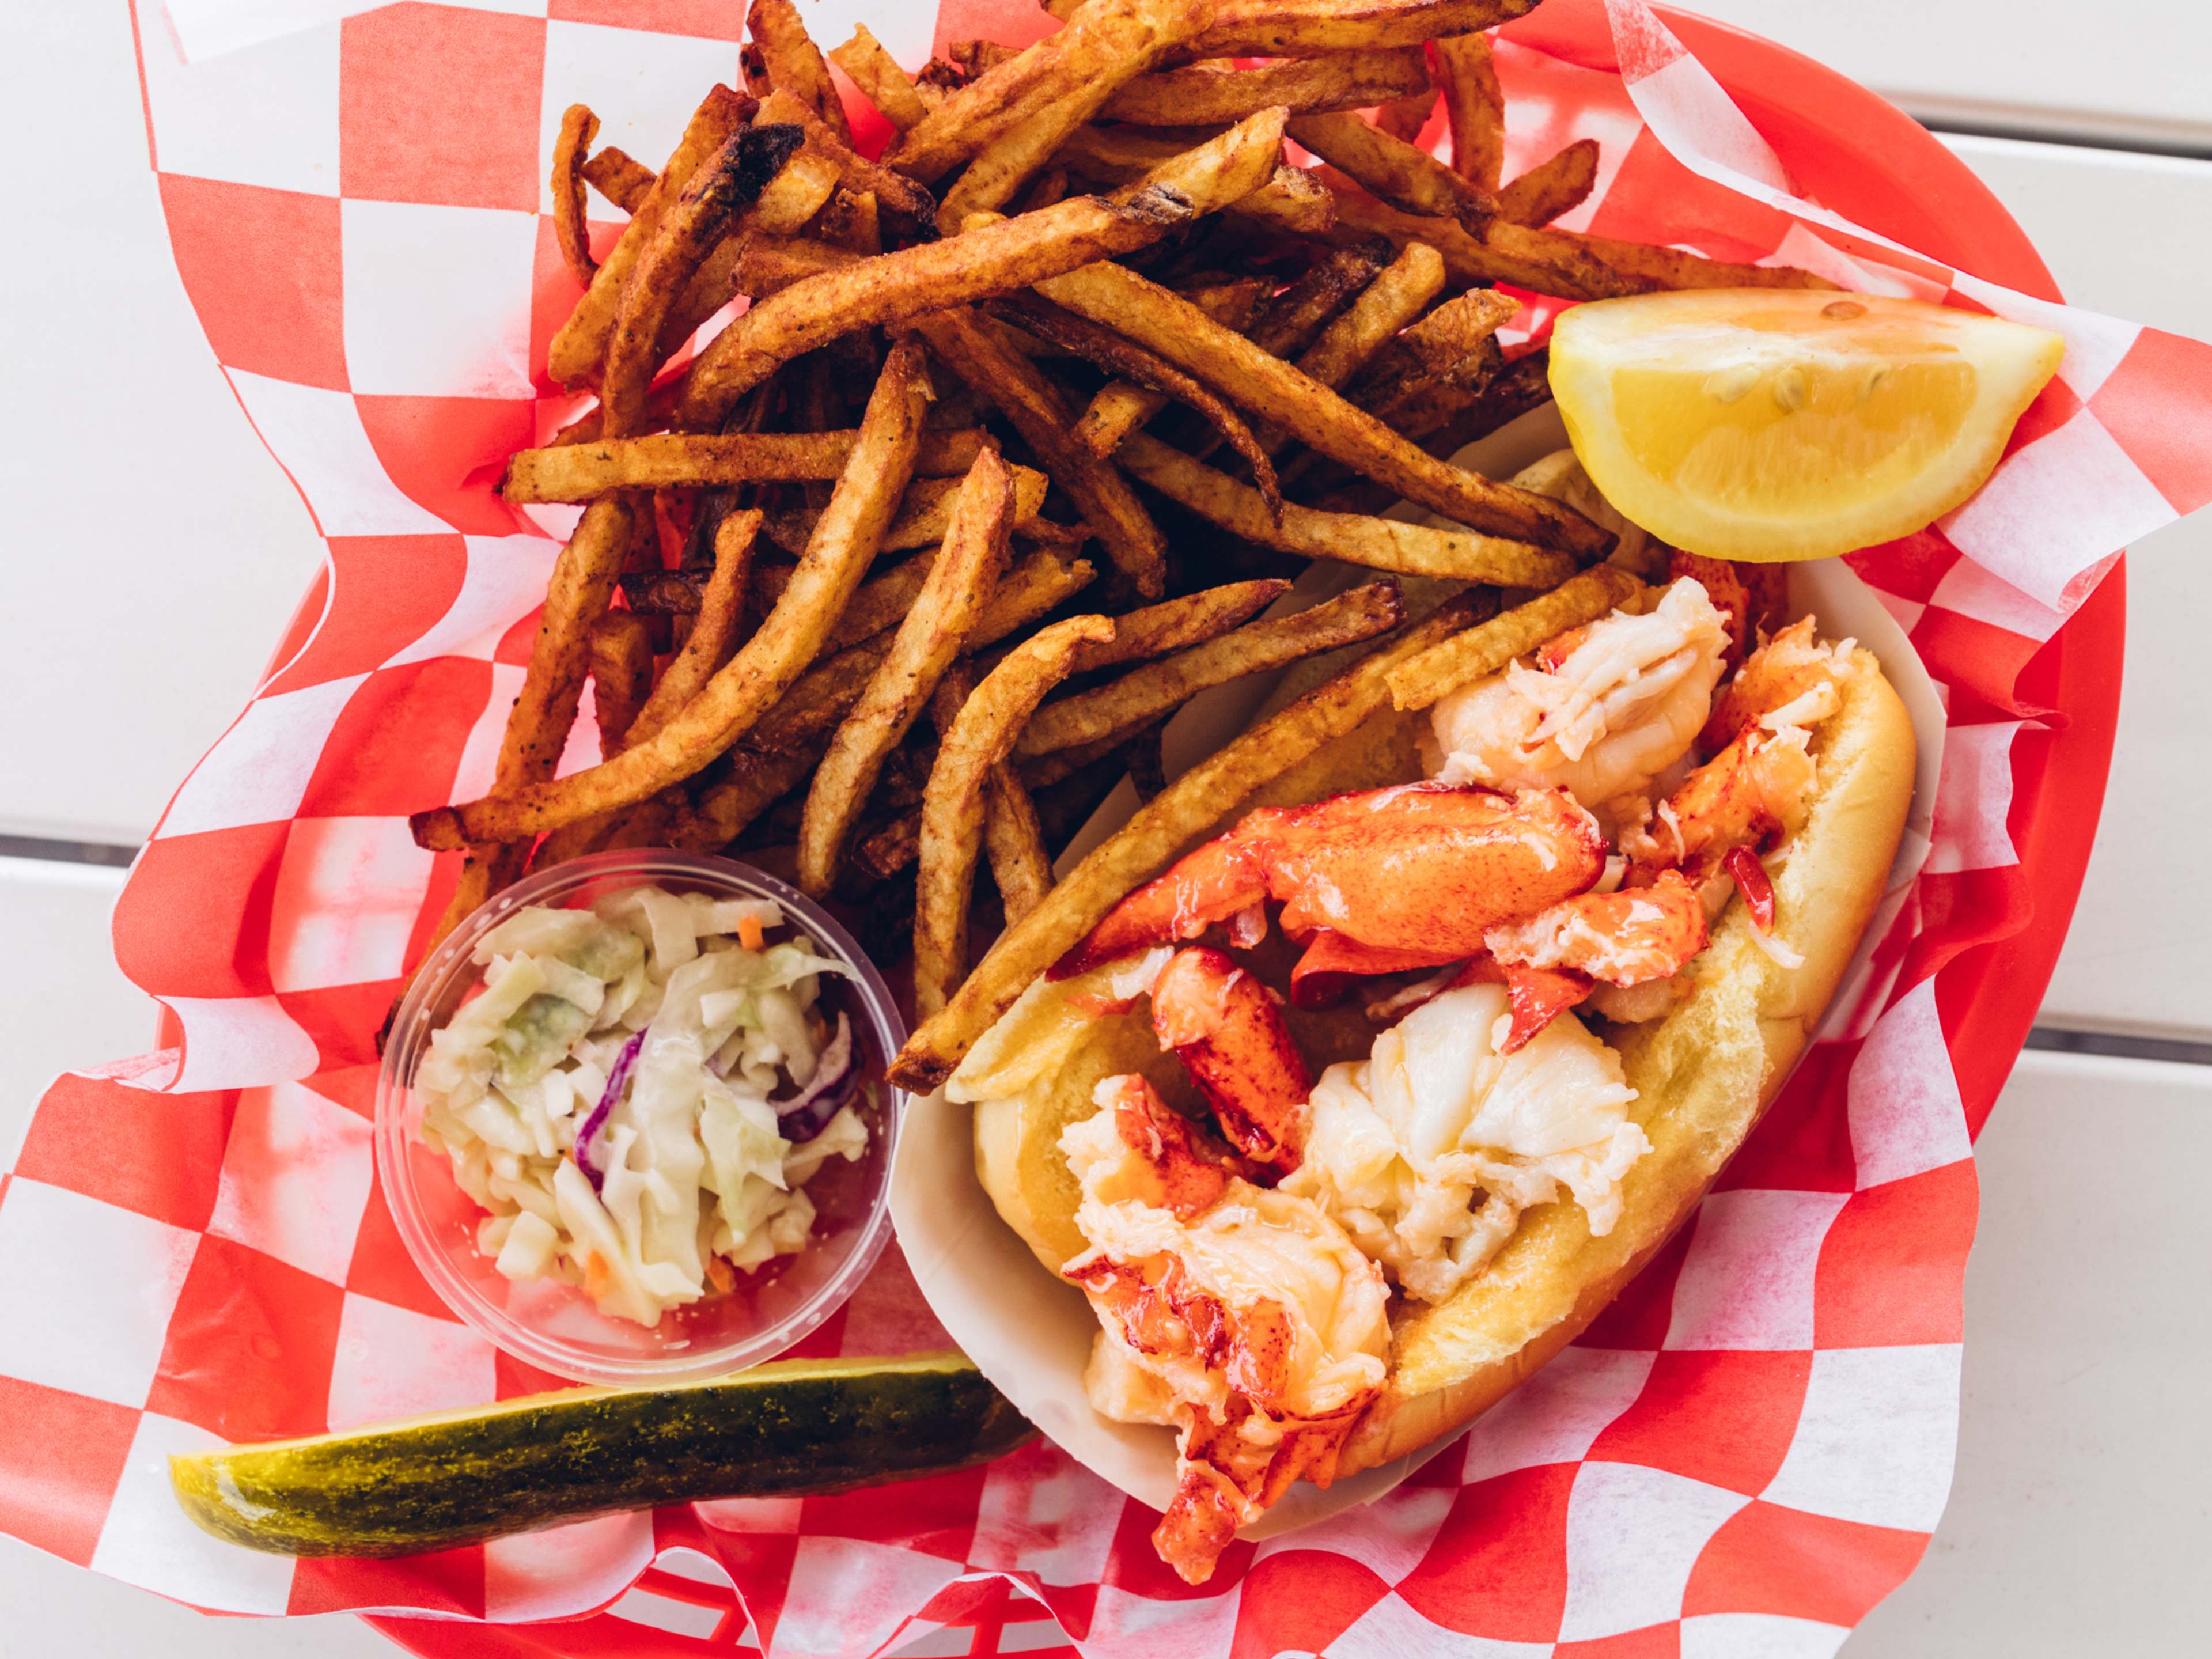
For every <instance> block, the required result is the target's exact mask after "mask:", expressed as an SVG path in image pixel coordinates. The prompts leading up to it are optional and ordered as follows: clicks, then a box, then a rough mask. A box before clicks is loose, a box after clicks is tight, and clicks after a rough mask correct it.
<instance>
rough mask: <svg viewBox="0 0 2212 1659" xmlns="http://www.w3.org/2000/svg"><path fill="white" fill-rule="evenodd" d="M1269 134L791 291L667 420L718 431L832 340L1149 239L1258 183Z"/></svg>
mask: <svg viewBox="0 0 2212 1659" xmlns="http://www.w3.org/2000/svg"><path fill="white" fill-rule="evenodd" d="M916 130H917V131H919V129H916ZM1281 137H1282V135H1281V119H1280V118H1279V117H1277V116H1266V115H1261V116H1255V117H1253V118H1252V119H1251V120H1250V121H1248V122H1244V123H1243V124H1241V125H1238V126H1236V127H1233V128H1231V130H1230V131H1228V132H1227V133H1225V134H1224V135H1223V136H1222V137H1220V138H1218V139H1216V140H1214V141H1212V143H1206V144H1202V145H1200V146H1199V148H1198V149H1194V150H1192V151H1190V152H1188V154H1186V155H1183V156H1182V157H1179V158H1178V159H1177V160H1176V161H1171V162H1170V163H1168V164H1166V165H1165V166H1164V167H1160V168H1159V169H1158V170H1157V171H1156V173H1154V174H1153V175H1152V179H1151V181H1150V182H1149V183H1148V184H1146V185H1145V186H1144V187H1142V188H1139V189H1138V190H1135V191H1132V192H1129V193H1128V194H1127V195H1126V196H1124V197H1119V198H1117V199H1115V200H1112V201H1108V200H1104V199H1102V198H1100V197H1090V196H1086V197H1077V198H1075V199H1073V200H1071V201H1066V202H1062V203H1060V204H1059V205H1058V206H1056V207H1049V208H1044V209H1042V210H1039V211H1037V212H1036V213H1029V214H1024V215H1023V216H1021V217H1020V218H1018V219H1009V220H1005V221H1002V222H998V223H994V224H989V225H982V226H978V227H977V228H975V229H974V230H972V231H970V230H963V231H962V233H961V234H958V235H957V236H948V237H946V238H945V240H942V241H938V242H926V243H921V244H918V245H917V246H912V247H905V248H901V249H899V250H898V251H897V252H895V253H886V254H883V255H881V256H880V257H878V258H874V259H866V260H860V261H858V262H856V263H855V264H852V265H850V266H848V267H846V268H844V269H842V270H834V271H827V272H824V273H823V275H821V276H814V277H810V278H808V279H806V280H805V281H804V282H799V283H793V285H792V286H791V287H789V288H787V289H784V290H783V291H782V292H781V293H780V294H777V295H774V296H773V297H771V298H769V299H768V300H766V301H763V302H762V303H761V304H758V305H757V306H755V307H753V308H752V309H751V310H750V311H748V312H747V313H745V314H744V316H742V317H740V318H739V319H738V320H737V321H736V322H734V323H732V325H730V326H729V327H728V328H726V329H725V330H723V331H722V332H721V333H720V335H718V336H717V337H715V339H714V343H712V344H711V345H709V346H708V348H707V349H705V350H704V351H703V352H702V353H701V354H700V355H699V356H698V358H697V359H696V361H695V362H693V363H692V365H691V368H690V370H689V371H688V372H687V373H686V374H685V376H684V380H683V381H682V382H680V385H681V387H682V390H681V392H680V393H679V395H678V402H677V407H676V416H677V423H678V425H680V426H682V427H684V428H687V429H689V430H691V431H704V430H708V429H709V428H714V427H715V426H718V425H720V422H721V418H722V416H724V415H726V413H728V411H729V409H730V405H731V404H733V403H734V402H735V401H736V400H737V398H738V396H739V395H740V394H741V393H743V392H745V391H747V390H749V389H750V387H752V386H757V385H758V384H759V383H760V382H761V381H762V380H765V379H767V378H768V376H769V374H773V373H774V372H775V369H776V368H777V367H778V365H780V364H781V363H783V362H787V361H788V360H789V359H791V358H793V357H795V356H799V354H800V353H801V352H804V351H811V350H812V349H814V348H815V347H816V346H818V345H820V344H822V343H824V342H825V341H828V340H830V339H834V338H835V337H837V336H838V335H840V334H846V333H850V332H852V331H854V330H856V329H860V328H866V327H867V326H869V325H872V324H878V323H890V322H897V321H903V320H905V319H909V318H913V317H916V316H920V315H921V314H923V313H927V312H931V311H942V310H945V309H948V308H951V307H956V306H962V305H966V304H968V303H969V302H970V301H975V300H982V299H988V298H990V297H991V296H993V295H998V294H1004V293H1007V292H1010V291H1011V290H1012V289H1018V288H1027V287H1030V285H1032V284H1033V283H1036V281H1037V280H1038V279H1039V278H1040V277H1044V276H1052V275H1054V274H1055V273H1056V272H1059V271H1062V270H1073V269H1074V268H1075V267H1076V266H1078V265H1081V264H1087V263H1088V262H1090V261H1091V260H1093V259H1101V258H1112V257H1113V256H1114V255H1115V254H1117V253H1127V252H1133V250H1135V249H1137V248H1139V247H1142V246H1145V245H1146V244H1147V243H1149V242H1152V241H1156V240H1158V239H1159V238H1160V237H1161V236H1163V235H1164V234H1166V233H1167V232H1168V231H1169V230H1170V229H1171V228H1174V227H1175V226H1176V225H1179V224H1187V223H1188V222H1190V221H1191V220H1193V219H1194V218H1197V217H1199V216H1201V215H1203V214H1206V213H1208V212H1211V211H1212V210H1214V209H1216V208H1218V207H1219V206H1221V205H1222V204H1224V203H1225V202H1231V201H1234V200H1236V199H1237V197H1239V196H1242V195H1244V194H1245V193H1246V192H1248V191H1250V190H1251V189H1252V188H1253V187H1254V186H1255V185H1257V184H1258V183H1260V182H1261V180H1263V179H1266V178H1267V175H1268V174H1269V173H1272V172H1273V170H1274V167H1275V163H1276V159H1277V157H1278V156H1279V154H1280V149H1281Z"/></svg>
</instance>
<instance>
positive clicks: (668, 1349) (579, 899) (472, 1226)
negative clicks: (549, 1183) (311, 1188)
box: [376, 848, 906, 1384]
mask: <svg viewBox="0 0 2212 1659" xmlns="http://www.w3.org/2000/svg"><path fill="white" fill-rule="evenodd" d="M639 886H658V887H661V888H664V889H665V890H669V891H671V892H677V893H696V894H702V895H704V896H707V897H708V898H711V899H769V900H773V901H774V902H775V903H777V904H778V905H780V906H781V907H782V909H783V913H784V915H785V916H786V918H787V920H788V921H789V922H790V923H791V924H792V927H793V929H795V930H796V932H798V933H805V934H806V935H807V936H808V937H810V938H811V939H812V940H813V941H814V943H815V946H816V949H817V951H818V953H819V954H821V955H823V956H824V957H832V958H835V959H837V960H839V961H842V962H843V963H845V964H846V965H847V966H848V968H849V969H850V970H851V971H850V974H849V975H848V976H845V977H838V976H836V975H829V974H826V973H825V974H824V975H822V983H823V987H824V988H823V997H824V1002H825V1006H830V1007H834V1008H836V1010H838V1011H840V1012H844V1013H846V1014H847V1015H848V1016H849V1018H850V1019H851V1022H852V1027H853V1034H854V1041H855V1042H856V1044H857V1046H858V1049H859V1054H858V1056H857V1058H858V1060H859V1063H860V1066H861V1068H862V1072H861V1075H862V1078H863V1079H864V1084H863V1087H862V1089H861V1091H860V1099H859V1102H858V1103H857V1104H856V1106H855V1109H856V1110H857V1111H858V1112H859V1114H860V1117H861V1119H862V1121H864V1123H865V1124H866V1127H867V1131H868V1137H867V1146H866V1150H865V1151H864V1152H862V1153H861V1154H860V1157H859V1158H857V1159H854V1160H852V1161H849V1162H848V1161H847V1160H846V1159H844V1158H830V1159H829V1160H828V1161H827V1162H826V1163H824V1164H823V1166H822V1167H821V1169H820V1170H818V1171H817V1172H816V1173H815V1174H814V1175H813V1176H812V1177H811V1179H810V1180H809V1181H808V1182H807V1183H806V1187H805V1191H806V1194H807V1196H808V1197H809V1198H810V1199H811V1200H812V1201H813V1204H814V1206H815V1212H816V1213H815V1218H814V1224H813V1230H812V1233H811V1237H810V1238H809V1240H808V1242H807V1243H806V1244H805V1246H804V1247H803V1248H802V1249H799V1251H798V1253H797V1254H795V1255H777V1256H774V1257H771V1258H770V1259H769V1261H766V1262H764V1263H763V1264H762V1265H760V1266H759V1267H755V1268H753V1269H752V1270H750V1272H746V1273H738V1274H737V1275H735V1280H736V1282H735V1285H734V1287H733V1288H732V1289H730V1290H728V1291H724V1292H721V1293H718V1294H714V1295H710V1296H708V1297H704V1298H703V1299H702V1300H699V1301H696V1302H690V1303H687V1304H683V1305H680V1306H677V1307H672V1308H671V1309H669V1310H667V1311H666V1312H665V1313H664V1314H663V1315H662V1316H661V1317H660V1320H659V1323H658V1324H654V1325H643V1324H640V1323H638V1322H635V1321H634V1320H629V1319H624V1318H620V1317H617V1316H611V1315H609V1314H605V1313H603V1312H601V1311H600V1310H599V1307H598V1306H597V1305H596V1304H595V1303H594V1302H593V1301H592V1298H591V1297H589V1296H587V1295H586V1293H585V1292H584V1291H583V1290H582V1288H580V1286H578V1285H574V1284H572V1283H569V1282H568V1280H566V1279H561V1278H557V1277H541V1278H530V1279H509V1278H507V1277H506V1276H505V1275H503V1274H502V1273H500V1271H499V1270H498V1267H497V1266H496V1265H495V1260H494V1258H493V1257H492V1256H491V1255H487V1254H485V1253H484V1252H483V1250H482V1249H479V1248H478V1242H477V1227H478V1224H479V1223H481V1222H482V1221H483V1219H484V1218H485V1212H484V1211H483V1210H482V1209H481V1208H480V1207H478V1206H477V1203H476V1202H475V1200H473V1199H471V1197H470V1196H469V1194H467V1193H466V1192H465V1191H463V1190H462V1188H461V1186H460V1184H459V1182H458V1181H457V1180H456V1178H455V1176H454V1172H453V1164H452V1161H451V1159H450V1158H448V1156H447V1153H446V1152H444V1151H443V1150H441V1148H439V1147H438V1146H434V1145H432V1144H431V1143H430V1142H429V1141H427V1140H426V1139H424V1138H423V1135H422V1114H423V1109H424V1107H425V1104H426V1099H425V1097H424V1095H423V1093H422V1091H421V1090H420V1089H419V1088H418V1086H417V1076H418V1073H419V1071H420V1069H421V1066H422V1061H423V1060H424V1059H425V1057H426V1056H427V1055H428V1053H429V1048H430V1034H431V1033H432V1032H433V1031H434V1030H438V1029H439V1028H441V1026H443V1025H444V1024H446V1023H447V1021H448V1020H450V1019H451V1018H453V1014H454V1012H456V1011H457V1010H458V1009H459V1007H460V1006H462V1004H463V1003H464V1002H465V1001H466V1000H468V998H469V996H470V994H471V992H472V991H474V990H475V988H476V987H477V986H478V985H479V984H481V983H482V981H483V977H484V969H483V967H481V966H479V965H477V963H474V962H473V961H471V957H472V955H473V953H474V951H475V950H476V947H477V943H478V941H480V940H481V939H483V937H484V936H485V935H486V934H487V933H489V932H490V931H491V930H492V929H493V928H494V927H497V926H498V925H499V924H500V923H501V922H502V921H505V920H507V917H509V916H511V915H513V914H514V912H516V911H517V910H519V909H520V908H523V907H524V906H526V905H545V906H550V907H554V908H586V909H587V908H590V907H591V906H592V904H593V903H594V902H597V901H599V900H601V899H603V898H605V897H608V896H612V895H613V894H615V893H617V892H619V891H621V890H623V889H626V888H632V887H639ZM905 1040H906V1028H905V1024H904V1022H903V1021H902V1019H901V1018H900V1016H899V1012H898V1009H897V1006H896V1004H895V1003H894V1002H893V1001H892V1000H891V994H890V987H888V986H886V985H885V984H884V979H883V975H881V974H879V973H878V972H877V971H876V969H875V967H874V966H873V964H872V963H870V962H869V961H868V959H867V957H865V956H864V955H862V954H861V951H860V946H859V945H856V944H855V943H854V941H853V939H852V937H851V935H850V934H848V933H846V931H845V930H844V929H843V928H842V927H839V926H838V924H837V923H836V921H834V920H833V919H832V918H831V917H830V916H829V915H827V914H825V913H824V912H823V910H822V908H820V907H819V906H818V905H817V904H815V903H814V902H812V901H811V900H810V899H808V898H807V897H806V896H805V895H803V894H801V893H799V891H797V890H795V889H793V888H792V887H790V886H788V885H787V884H785V883H783V882H781V881H779V880H777V879H776V878H775V877H773V876H769V875H766V874H764V873H763V872H760V871H758V870H754V869H751V868H750V867H749V866H745V865H742V864H738V863H734V862H732V861H731V860H727V859H718V858H704V857H700V856H697V855H695V854H689V853H678V852H674V851H670V850H665V849H656V848H642V849H638V850H635V851H620V852H612V853H599V854H591V855H589V856H586V857H583V858H579V859H574V860H570V861H569V862H568V863H566V864H560V865H556V866H554V867H552V868H551V869H550V870H544V871H540V872H538V873H536V874H533V875H532V876H529V877H527V878H525V879H523V880H521V881H519V882H517V883H516V884H514V885H513V886H512V887H510V888H508V889H507V890H506V891H505V892H503V893H501V894H500V895H499V896H497V897H496V898H494V899H493V900H492V901H491V902H489V903H488V904H486V905H485V906H483V908H481V909H479V910H477V912H476V913H475V914H474V915H471V916H470V917H469V918H468V919H467V920H466V921H464V922H462V924H461V925H460V926H459V927H457V928H455V929H454V930H453V933H452V934H451V936H449V937H448V938H447V939H446V941H445V942H444V943H443V944H442V945H440V946H439V947H438V949H437V950H436V951H434V952H433V953H432V955H431V957H430V959H429V960H428V962H427V963H425V964H424V965H423V968H422V972H421V973H420V974H418V975H416V980H415V983H414V986H413V987H412V988H410V990H409V992H408V993H407V995H406V997H405V998H404V1000H402V1001H401V1003H400V1005H399V1009H398V1014H397V1015H396V1016H395V1017H394V1018H393V1021H392V1034H391V1036H390V1038H389V1040H388V1041H387V1042H386V1046H385V1052H384V1066H383V1071H382V1073H381V1075H380V1077H379V1078H378V1080H377V1088H376V1170H377V1178H378V1180H379V1181H380V1182H381V1183H382V1185H383V1188H384V1194H385V1200H386V1204H387V1205H388V1206H390V1209H391V1212H392V1220H393V1222H394V1224H395V1225H397V1227H398V1232H399V1237H400V1238H401V1239H402V1240H403V1241H404V1243H405V1244H406V1247H407V1251H408V1254H409V1255H410V1256H411V1257H413V1259H414V1261H415V1265H416V1267H418V1268H420V1269H421V1270H422V1276H423V1277H424V1278H425V1279H428V1281H429V1285H430V1288H431V1289H432V1290H433V1291H435V1292H436V1293H437V1295H438V1298H439V1300H441V1302H443V1303H444V1304H446V1305H447V1307H448V1308H450V1309H451V1310H453V1314H454V1316H456V1317H457V1318H459V1320H461V1321H462V1322H464V1323H465V1324H466V1325H468V1326H470V1327H471V1328H473V1329H475V1330H476V1331H477V1332H479V1333H481V1334H483V1336H484V1337H486V1338H487V1339H489V1340H490V1341H491V1343H492V1344H493V1345H494V1346H496V1347H498V1348H500V1349H501V1350H502V1351H504V1352H507V1353H508V1354H511V1355H512V1356H513V1357H514V1358H517V1359H520V1360H523V1361H525V1362H526V1363H527V1364H532V1365H536V1366H538V1367H540V1368H541V1369H543V1370H548V1371H552V1372H554V1373H556V1374H557V1375H559V1376H567V1377H573V1378H574V1379H575V1380H577V1381H579V1382H585V1383H611V1384H623V1383H629V1384H638V1383H678V1382H690V1381H696V1380H697V1379H700V1378H703V1377H709V1376H720V1375H722V1374H724V1373H726V1372H729V1371H733V1370H740V1369H742V1368H743V1367H744V1366H746V1365H750V1364H757V1363H758V1362H760V1361H762V1360H765V1359H769V1358H774V1357H775V1355H776V1354H778V1353H780V1352H782V1351H783V1350H785V1349H787V1348H788V1347H790V1346H793V1344H794V1343H797V1342H799V1341H800V1340H803V1339H804V1338H805V1336H806V1335H807V1334H809V1333H811V1332H812V1331H813V1330H814V1329H815V1328H817V1326H819V1325H820V1324H821V1323H822V1322H823V1321H824V1320H826V1319H828V1318H829V1316H830V1315H831V1314H832V1313H834V1312H836V1310H837V1309H838V1308H839V1306H841V1305H842V1304H843V1302H844V1301H845V1299H846V1297H848V1296H850V1295H851V1294H852V1293H853V1291H854V1289H855V1288H856V1287H857V1286H858V1285H859V1284H860V1280H861V1279H864V1278H865V1277H866V1275H867V1272H868V1269H869V1268H870V1267H872V1266H874V1265H875V1261H876V1258H877V1257H878V1255H881V1254H882V1253H883V1249H884V1243H886V1242H887V1241H888V1240H889V1239H890V1234H891V1218H890V1170H891V1158H892V1154H893V1152H895V1151H896V1144H897V1139H898V1126H899V1119H900V1116H901V1115H902V1112H903V1110H904V1108H905V1103H906V1097H905V1096H904V1094H903V1093H902V1092H901V1091H898V1090H896V1089H895V1088H893V1087H892V1086H891V1085H890V1084H889V1083H888V1082H886V1081H885V1080H884V1068H885V1066H887V1065H888V1063H889V1060H890V1056H891V1055H893V1054H896V1053H897V1052H898V1048H899V1045H900V1044H901V1043H902V1042H904V1041H905ZM709 1201H710V1202H711V1199H710V1200H709Z"/></svg>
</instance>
